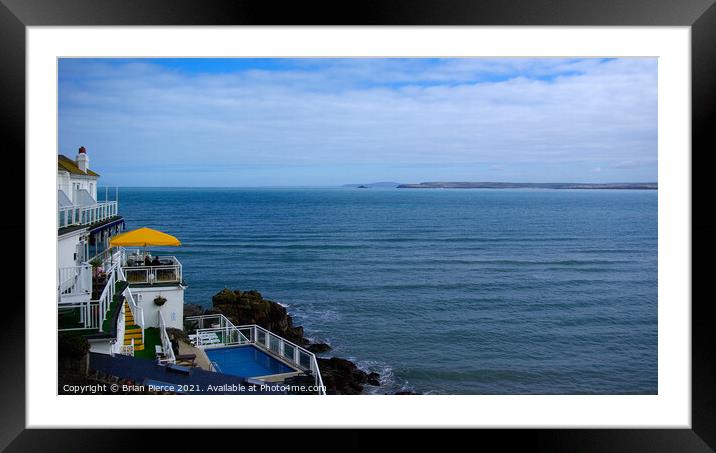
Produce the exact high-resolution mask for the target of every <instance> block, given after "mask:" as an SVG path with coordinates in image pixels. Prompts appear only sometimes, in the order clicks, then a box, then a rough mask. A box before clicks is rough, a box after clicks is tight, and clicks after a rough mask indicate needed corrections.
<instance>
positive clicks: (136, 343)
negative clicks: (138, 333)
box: [123, 338, 143, 347]
mask: <svg viewBox="0 0 716 453" xmlns="http://www.w3.org/2000/svg"><path fill="white" fill-rule="evenodd" d="M123 344H124V345H130V344H132V339H131V338H125V339H124V343H123ZM141 344H143V343H142V339H141V338H135V339H134V346H135V347H136V346H139V345H141Z"/></svg>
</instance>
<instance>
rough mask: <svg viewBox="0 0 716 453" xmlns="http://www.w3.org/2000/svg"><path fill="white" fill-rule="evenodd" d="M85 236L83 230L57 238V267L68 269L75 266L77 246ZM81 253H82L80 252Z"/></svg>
mask: <svg viewBox="0 0 716 453" xmlns="http://www.w3.org/2000/svg"><path fill="white" fill-rule="evenodd" d="M84 234H85V230H84V229H82V230H78V231H75V232H72V233H68V234H66V235H64V236H62V237H61V238H57V265H58V267H70V266H77V265H78V263H77V262H76V261H75V257H74V255H75V252H77V244H79V243H80V238H81V237H82V236H83V235H84ZM83 247H84V246H83ZM80 253H82V251H80ZM79 257H81V255H79V256H78V258H79Z"/></svg>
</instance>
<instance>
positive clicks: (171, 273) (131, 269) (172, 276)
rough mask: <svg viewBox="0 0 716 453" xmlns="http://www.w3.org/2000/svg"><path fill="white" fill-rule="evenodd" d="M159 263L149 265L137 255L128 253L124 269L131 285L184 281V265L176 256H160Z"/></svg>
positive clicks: (179, 282) (174, 283)
mask: <svg viewBox="0 0 716 453" xmlns="http://www.w3.org/2000/svg"><path fill="white" fill-rule="evenodd" d="M158 259H159V263H160V264H159V265H157V266H147V265H145V264H144V261H142V260H141V259H139V257H138V256H137V255H128V256H127V259H126V260H125V262H124V263H123V265H122V271H123V272H124V275H125V276H126V278H127V282H128V283H129V284H130V285H177V284H181V282H182V266H181V263H180V262H179V260H178V259H177V258H176V257H175V256H158Z"/></svg>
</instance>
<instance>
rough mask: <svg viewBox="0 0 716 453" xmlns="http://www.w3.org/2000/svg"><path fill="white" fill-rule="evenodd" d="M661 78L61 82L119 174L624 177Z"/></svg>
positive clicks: (79, 120)
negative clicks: (306, 171) (280, 168)
mask: <svg viewBox="0 0 716 453" xmlns="http://www.w3.org/2000/svg"><path fill="white" fill-rule="evenodd" d="M656 77H657V73H656V60H655V59H621V60H608V61H602V60H558V59H537V60H534V59H499V60H496V59H457V60H446V61H440V62H434V61H430V62H426V61H420V60H335V61H325V60H324V61H322V62H320V63H317V62H315V61H314V60H307V61H298V62H295V64H294V65H293V66H291V67H290V68H287V69H285V70H250V71H243V72H235V73H226V74H209V73H206V74H187V73H183V72H181V71H178V70H174V69H167V68H165V67H162V66H160V65H156V64H153V63H149V62H146V63H142V62H132V63H127V64H120V65H117V64H110V63H102V62H97V61H91V62H87V63H84V62H81V61H77V62H73V64H72V65H67V69H66V70H65V69H63V72H62V74H61V83H60V106H61V110H60V144H61V146H64V147H71V148H76V147H77V146H79V145H85V146H87V147H88V148H90V149H92V148H94V149H97V150H102V157H101V159H102V162H103V164H104V165H109V166H114V167H122V165H128V163H130V162H131V163H132V164H133V165H136V164H137V163H142V164H145V165H160V164H162V165H166V164H167V163H168V162H176V163H177V164H181V165H189V166H191V165H195V164H196V165H198V164H201V165H205V164H211V163H214V164H216V165H218V166H231V165H278V164H280V165H291V164H303V165H307V164H308V165H310V164H321V165H325V164H331V163H335V164H341V165H346V164H347V165H350V164H401V163H411V164H435V163H441V164H460V163H480V162H490V163H494V162H499V165H508V164H510V163H516V164H524V163H530V162H532V163H535V164H540V165H544V164H551V163H565V162H591V163H592V164H593V165H597V164H598V165H599V167H603V169H606V168H621V169H626V168H628V167H630V165H625V164H624V163H625V162H628V163H639V162H646V163H651V162H652V161H655V159H656V152H657V148H656V138H657V133H656V132H657V131H656V126H657V117H656V115H657V109H656V106H657V83H656ZM60 151H61V152H71V151H69V150H66V149H61V150H60ZM592 168H595V167H593V166H592ZM655 176H656V175H655V173H654V179H656V178H655Z"/></svg>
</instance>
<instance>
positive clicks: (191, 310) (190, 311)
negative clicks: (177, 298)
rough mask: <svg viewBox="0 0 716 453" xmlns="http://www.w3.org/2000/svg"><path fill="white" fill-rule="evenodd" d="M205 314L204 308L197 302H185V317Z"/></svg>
mask: <svg viewBox="0 0 716 453" xmlns="http://www.w3.org/2000/svg"><path fill="white" fill-rule="evenodd" d="M203 314H204V308H203V307H201V306H199V305H196V304H184V317H185V318H186V317H189V316H201V315H203Z"/></svg>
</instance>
